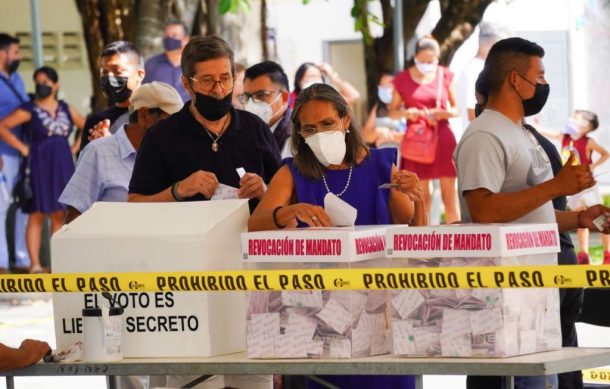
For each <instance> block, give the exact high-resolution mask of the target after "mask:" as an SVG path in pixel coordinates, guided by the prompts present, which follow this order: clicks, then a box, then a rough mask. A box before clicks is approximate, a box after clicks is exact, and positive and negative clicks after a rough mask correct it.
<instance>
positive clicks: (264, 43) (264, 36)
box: [260, 0, 269, 61]
mask: <svg viewBox="0 0 610 389" xmlns="http://www.w3.org/2000/svg"><path fill="white" fill-rule="evenodd" d="M260 22H261V48H262V50H263V61H267V60H268V59H269V47H268V46H267V1H266V0H261V20H260Z"/></svg>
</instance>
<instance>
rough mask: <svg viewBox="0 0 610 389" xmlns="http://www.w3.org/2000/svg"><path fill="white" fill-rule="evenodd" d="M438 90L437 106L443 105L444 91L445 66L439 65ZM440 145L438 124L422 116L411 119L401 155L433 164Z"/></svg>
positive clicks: (403, 139) (415, 160) (402, 144)
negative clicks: (415, 119) (442, 96)
mask: <svg viewBox="0 0 610 389" xmlns="http://www.w3.org/2000/svg"><path fill="white" fill-rule="evenodd" d="M437 77H438V91H437V94H436V107H437V108H439V107H440V106H441V93H442V91H443V89H442V88H443V68H442V67H440V66H439V72H438V75H437ZM437 146H438V126H437V124H436V123H435V124H431V123H430V122H429V121H428V118H425V117H421V116H420V118H419V119H418V120H417V121H410V122H409V124H408V125H407V131H406V132H405V135H404V137H403V138H402V142H401V143H400V154H401V156H402V157H403V158H404V159H406V160H409V161H413V162H417V163H423V164H431V163H434V161H435V160H436V147H437Z"/></svg>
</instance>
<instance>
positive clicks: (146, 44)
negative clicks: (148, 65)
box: [136, 0, 201, 58]
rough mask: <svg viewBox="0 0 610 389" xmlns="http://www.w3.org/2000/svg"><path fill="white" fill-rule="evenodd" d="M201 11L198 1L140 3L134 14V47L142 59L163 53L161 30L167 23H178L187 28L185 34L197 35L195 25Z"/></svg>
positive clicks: (171, 0)
mask: <svg viewBox="0 0 610 389" xmlns="http://www.w3.org/2000/svg"><path fill="white" fill-rule="evenodd" d="M200 9H201V1H199V0H158V1H140V2H139V3H138V6H137V10H136V11H137V12H136V19H137V23H136V46H137V47H138V49H140V52H141V53H142V55H143V56H144V58H149V57H151V56H152V55H155V54H158V53H161V52H163V45H162V38H163V29H164V27H165V24H166V23H167V22H169V21H170V20H171V21H179V22H182V23H184V25H185V26H186V27H187V29H188V31H187V34H190V33H191V32H195V33H198V32H199V31H200V30H201V28H200V26H197V28H195V23H199V21H197V20H196V19H197V14H198V12H199V10H200Z"/></svg>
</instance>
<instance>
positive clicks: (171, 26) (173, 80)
mask: <svg viewBox="0 0 610 389" xmlns="http://www.w3.org/2000/svg"><path fill="white" fill-rule="evenodd" d="M188 41H189V36H188V34H187V28H186V25H184V23H182V22H179V21H175V20H174V21H170V22H168V23H167V24H166V25H165V28H164V30H163V48H164V49H165V52H163V53H161V54H157V55H155V56H153V57H150V58H149V59H148V60H147V61H146V65H145V66H144V69H145V70H146V76H145V77H144V84H147V83H149V82H152V81H161V82H165V83H166V84H169V85H171V86H173V87H174V88H175V89H176V90H177V91H178V93H179V94H180V97H181V98H182V101H184V102H187V101H188V100H189V98H190V97H189V95H188V93H187V92H186V89H184V87H183V86H182V70H181V69H180V57H181V56H182V50H183V49H184V46H186V44H187V43H188Z"/></svg>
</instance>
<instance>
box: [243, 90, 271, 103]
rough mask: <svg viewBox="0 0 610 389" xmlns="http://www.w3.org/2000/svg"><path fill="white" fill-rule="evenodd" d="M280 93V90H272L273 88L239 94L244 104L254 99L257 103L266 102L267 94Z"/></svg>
mask: <svg viewBox="0 0 610 389" xmlns="http://www.w3.org/2000/svg"><path fill="white" fill-rule="evenodd" d="M276 93H280V91H279V90H276V91H271V90H259V91H256V92H254V93H244V94H242V95H239V97H238V98H239V102H240V103H242V104H247V103H248V100H250V99H252V101H254V102H255V103H264V102H265V101H266V100H265V99H266V97H267V96H271V95H273V94H276Z"/></svg>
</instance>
